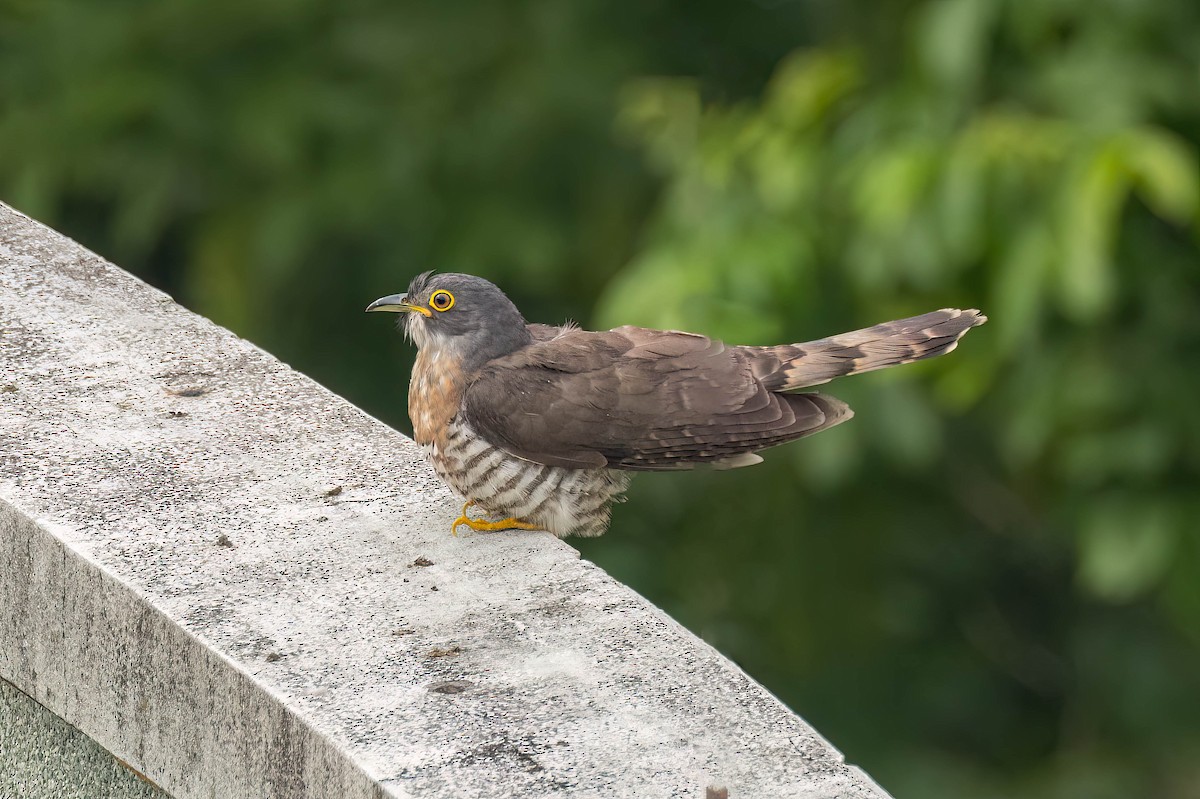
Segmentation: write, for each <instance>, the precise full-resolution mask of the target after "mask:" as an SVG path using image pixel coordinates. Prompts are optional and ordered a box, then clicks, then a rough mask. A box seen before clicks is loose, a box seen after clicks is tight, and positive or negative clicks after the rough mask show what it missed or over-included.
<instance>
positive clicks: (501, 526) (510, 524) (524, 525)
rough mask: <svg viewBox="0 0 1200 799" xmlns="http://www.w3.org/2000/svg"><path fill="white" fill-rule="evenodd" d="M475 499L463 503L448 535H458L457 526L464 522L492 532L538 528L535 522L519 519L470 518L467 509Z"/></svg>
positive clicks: (472, 527) (472, 505)
mask: <svg viewBox="0 0 1200 799" xmlns="http://www.w3.org/2000/svg"><path fill="white" fill-rule="evenodd" d="M475 504H476V502H475V500H471V501H470V502H468V503H467V504H466V505H463V508H462V515H461V516H459V517H458V518H457V519H455V520H454V524H453V525H451V527H450V535H454V536H456V535H458V526H459V525H460V524H465V525H466V526H467V527H470V528H471V529H472V530H474V531H475V532H477V533H478V532H494V531H496V530H540V529H542V528H540V527H538V526H537V525H536V524H530V523H529V522H523V521H521V520H520V519H511V518H510V519H501V520H500V521H498V522H489V521H484V520H483V519H472V518H471V517H469V516H467V511H468V510H469V509H471V508H472V507H474V506H475Z"/></svg>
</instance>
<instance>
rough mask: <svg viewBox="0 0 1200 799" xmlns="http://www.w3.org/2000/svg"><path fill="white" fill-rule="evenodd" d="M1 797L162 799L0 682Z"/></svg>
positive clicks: (92, 743) (163, 798)
mask: <svg viewBox="0 0 1200 799" xmlns="http://www.w3.org/2000/svg"><path fill="white" fill-rule="evenodd" d="M0 796H3V797H6V798H7V797H13V799H17V798H18V797H19V799H97V797H104V799H166V797H167V795H166V794H165V793H163V792H162V791H160V790H158V789H157V788H155V787H154V786H152V785H150V784H149V783H147V782H145V781H144V780H142V779H140V778H139V776H138V775H137V774H134V773H133V772H132V771H130V770H129V769H128V768H122V767H121V764H120V763H118V762H117V761H116V759H114V758H113V756H112V755H111V754H110V753H108V752H106V751H105V750H104V749H102V748H101V747H100V746H99V745H98V744H97V743H96V742H95V741H93V740H92V739H91V738H88V737H87V736H86V735H84V734H83V733H81V732H80V731H79V730H77V729H75V728H74V727H72V726H71V725H70V724H67V723H66V722H65V721H63V720H62V719H60V718H59V717H58V716H55V715H54V714H53V713H51V712H50V711H48V710H46V709H45V708H44V707H42V706H41V705H39V704H38V703H37V702H34V701H33V700H32V699H30V698H29V697H28V696H26V695H25V694H23V693H21V692H20V691H18V690H17V689H16V688H14V687H13V686H12V685H10V684H9V683H7V682H5V681H4V680H0Z"/></svg>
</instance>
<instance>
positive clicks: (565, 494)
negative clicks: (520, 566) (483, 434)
mask: <svg viewBox="0 0 1200 799" xmlns="http://www.w3.org/2000/svg"><path fill="white" fill-rule="evenodd" d="M423 450H424V452H425V457H426V458H427V459H428V460H429V462H430V463H431V464H432V465H433V468H434V470H435V471H437V473H438V475H439V476H440V477H441V478H442V479H443V480H445V481H446V482H447V483H448V484H449V485H450V486H451V487H452V488H454V490H455V491H457V492H458V493H459V494H461V495H462V496H463V497H465V498H466V499H469V500H472V501H474V502H475V503H476V504H477V505H478V506H479V507H480V508H482V509H483V510H485V511H487V512H488V513H489V514H491V515H494V516H502V517H512V518H516V519H521V520H523V521H526V522H529V523H531V524H535V525H537V526H538V527H541V528H543V529H545V530H549V531H550V532H552V533H554V534H555V535H557V536H559V537H560V538H561V537H564V536H568V535H577V536H585V537H586V536H597V535H600V534H602V533H603V532H604V531H605V530H607V529H608V521H609V517H610V515H611V505H612V503H613V502H614V501H619V500H620V498H621V494H622V493H623V492H624V491H625V489H626V488H627V487H628V486H629V477H630V476H629V474H628V473H626V472H622V471H616V470H612V469H566V468H563V467H559V466H546V465H545V464H541V463H535V462H533V461H527V460H523V459H521V458H517V457H514V456H512V455H510V454H508V453H507V452H505V451H504V450H502V449H500V448H498V447H495V446H492V445H491V444H490V443H488V442H487V441H485V440H483V439H482V438H480V437H479V436H478V435H476V434H475V432H474V431H473V430H471V429H470V428H469V427H468V426H467V425H465V424H460V423H458V422H456V421H454V420H451V422H450V424H449V425H448V426H447V429H446V435H445V436H444V437H442V438H441V440H440V441H431V442H429V443H427V444H425V445H424V446H423Z"/></svg>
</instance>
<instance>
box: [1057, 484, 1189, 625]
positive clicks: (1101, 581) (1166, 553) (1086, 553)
mask: <svg viewBox="0 0 1200 799" xmlns="http://www.w3.org/2000/svg"><path fill="white" fill-rule="evenodd" d="M1176 535H1177V527H1176V523H1175V519H1174V516H1173V514H1172V512H1171V510H1170V509H1169V508H1168V506H1164V505H1163V504H1161V503H1158V502H1128V501H1122V500H1101V501H1099V502H1097V503H1095V505H1094V506H1093V508H1092V509H1090V510H1089V511H1088V512H1087V513H1086V515H1085V516H1084V521H1083V526H1082V528H1081V530H1080V538H1079V548H1080V564H1079V575H1078V576H1079V582H1080V585H1081V586H1082V587H1083V588H1084V589H1085V590H1087V591H1089V592H1091V593H1092V594H1094V595H1095V596H1097V597H1100V598H1101V599H1104V600H1107V601H1109V602H1128V601H1130V600H1131V599H1133V598H1134V597H1136V596H1137V595H1138V594H1140V593H1143V592H1145V591H1147V590H1149V589H1150V588H1152V587H1154V586H1155V585H1157V584H1158V582H1159V581H1160V580H1161V579H1162V576H1163V574H1164V573H1165V572H1166V569H1167V566H1168V565H1169V564H1170V562H1171V556H1172V554H1173V552H1174V549H1175V539H1176Z"/></svg>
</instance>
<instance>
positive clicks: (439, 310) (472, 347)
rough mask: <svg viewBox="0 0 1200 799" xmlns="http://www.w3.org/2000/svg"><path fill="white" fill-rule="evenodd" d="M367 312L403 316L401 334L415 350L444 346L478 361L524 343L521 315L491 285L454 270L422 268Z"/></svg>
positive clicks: (475, 362) (526, 341) (526, 339)
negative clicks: (403, 288)
mask: <svg viewBox="0 0 1200 799" xmlns="http://www.w3.org/2000/svg"><path fill="white" fill-rule="evenodd" d="M367 310H368V311H392V312H395V313H402V314H404V318H403V320H402V321H401V325H402V326H403V328H404V332H405V335H407V336H408V338H409V339H410V340H411V341H412V342H413V343H414V344H416V345H417V348H418V349H425V348H430V349H433V350H435V351H443V350H448V351H452V352H454V353H455V354H457V355H459V356H460V357H462V358H463V359H464V360H466V361H468V362H470V363H473V364H481V363H484V362H486V361H489V360H491V359H492V358H497V357H499V356H501V355H507V354H508V353H510V352H513V351H514V350H516V349H518V348H520V347H523V346H525V345H526V344H528V343H529V342H530V336H529V331H528V330H527V329H526V327H525V317H523V316H521V312H520V311H518V310H517V306H515V305H513V303H512V300H510V299H509V298H508V297H506V296H505V295H504V292H503V291H501V290H500V289H499V288H497V287H496V286H495V285H494V284H492V283H490V282H488V281H486V280H484V279H483V278H481V277H475V276H474V275H464V274H459V273H457V272H447V273H445V274H440V275H439V274H434V273H433V272H424V273H422V274H420V275H417V276H416V277H415V278H413V281H412V283H410V284H409V285H408V291H407V292H405V293H404V294H392V295H389V296H387V297H380V298H379V299H377V300H375V302H373V303H371V304H370V305H368V306H367Z"/></svg>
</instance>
